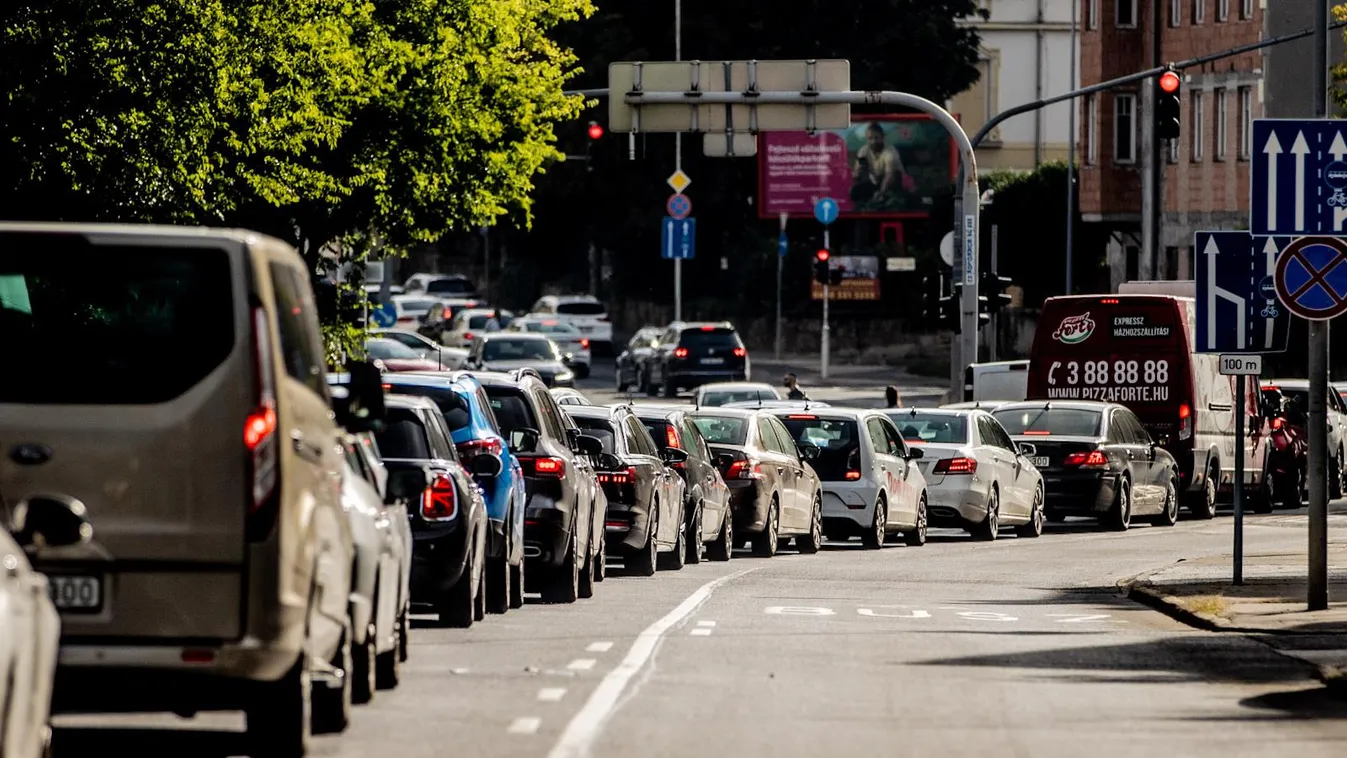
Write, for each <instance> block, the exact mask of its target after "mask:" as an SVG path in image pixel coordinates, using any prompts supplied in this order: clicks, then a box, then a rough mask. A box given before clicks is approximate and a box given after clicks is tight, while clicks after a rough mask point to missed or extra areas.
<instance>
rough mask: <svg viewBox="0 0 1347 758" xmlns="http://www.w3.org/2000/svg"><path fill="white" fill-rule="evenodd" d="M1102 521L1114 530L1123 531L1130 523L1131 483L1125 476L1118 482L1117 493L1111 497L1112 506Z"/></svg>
mask: <svg viewBox="0 0 1347 758" xmlns="http://www.w3.org/2000/svg"><path fill="white" fill-rule="evenodd" d="M1104 521H1105V522H1106V523H1107V525H1108V528H1110V529H1112V530H1113V531H1115V532H1125V531H1127V528H1128V527H1130V526H1131V525H1132V483H1131V482H1130V481H1128V479H1127V477H1123V478H1122V479H1121V480H1120V481H1119V482H1118V494H1117V495H1116V496H1115V497H1114V498H1113V508H1112V509H1111V510H1109V512H1108V516H1106V517H1105V519H1104Z"/></svg>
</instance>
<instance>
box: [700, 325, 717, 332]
mask: <svg viewBox="0 0 1347 758" xmlns="http://www.w3.org/2000/svg"><path fill="white" fill-rule="evenodd" d="M715 330H716V328H715V327H714V326H703V327H702V331H703V332H714V331H715Z"/></svg>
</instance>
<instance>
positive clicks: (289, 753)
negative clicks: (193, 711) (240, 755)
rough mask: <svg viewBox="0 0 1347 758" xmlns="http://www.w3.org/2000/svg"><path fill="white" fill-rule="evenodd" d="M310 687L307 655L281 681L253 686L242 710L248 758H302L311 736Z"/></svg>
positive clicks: (311, 686)
mask: <svg viewBox="0 0 1347 758" xmlns="http://www.w3.org/2000/svg"><path fill="white" fill-rule="evenodd" d="M312 695H313V683H312V680H311V679H310V678H309V665H308V655H307V654H301V655H300V656H299V660H298V661H296V662H295V665H294V666H292V667H290V670H289V671H287V672H286V673H285V675H284V676H282V677H281V678H280V679H277V680H276V681H274V682H262V683H260V684H258V685H256V688H255V689H254V690H253V694H252V697H250V698H248V699H247V701H246V704H245V705H244V707H243V711H244V718H245V719H246V723H247V729H248V732H247V742H248V745H249V749H248V755H252V756H257V757H258V758H302V756H304V755H305V754H306V753H308V751H309V742H310V736H311V735H312V734H313V701H312Z"/></svg>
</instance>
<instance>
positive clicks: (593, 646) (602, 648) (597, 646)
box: [585, 641, 613, 653]
mask: <svg viewBox="0 0 1347 758" xmlns="http://www.w3.org/2000/svg"><path fill="white" fill-rule="evenodd" d="M612 649H613V643H611V642H608V641H603V642H591V643H589V647H587V648H585V652H586V653H606V652H608V651H609V650H612Z"/></svg>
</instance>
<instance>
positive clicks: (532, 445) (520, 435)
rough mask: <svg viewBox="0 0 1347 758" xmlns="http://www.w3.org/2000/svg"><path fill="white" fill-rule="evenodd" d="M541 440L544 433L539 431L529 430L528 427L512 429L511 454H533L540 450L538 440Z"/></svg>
mask: <svg viewBox="0 0 1347 758" xmlns="http://www.w3.org/2000/svg"><path fill="white" fill-rule="evenodd" d="M541 438H542V433H541V432H539V431H538V430H537V429H529V428H528V427H524V428H521V429H511V430H510V452H513V453H532V452H534V451H535V450H537V449H538V440H539V439H541Z"/></svg>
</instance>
